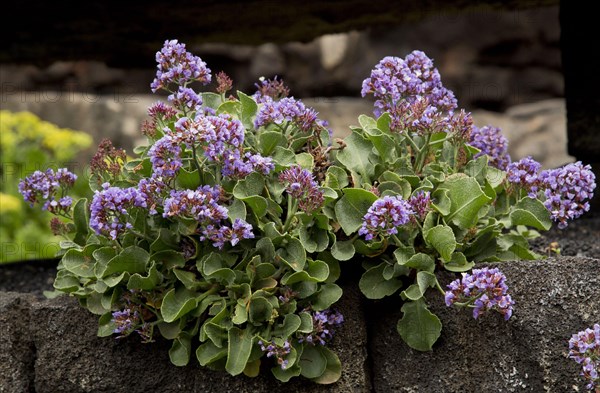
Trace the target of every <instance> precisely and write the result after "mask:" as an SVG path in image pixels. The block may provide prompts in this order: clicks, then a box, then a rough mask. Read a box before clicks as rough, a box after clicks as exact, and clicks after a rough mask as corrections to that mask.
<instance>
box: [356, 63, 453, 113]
mask: <svg viewBox="0 0 600 393" xmlns="http://www.w3.org/2000/svg"><path fill="white" fill-rule="evenodd" d="M361 94H362V96H363V97H365V96H366V95H367V94H373V95H374V96H375V100H376V101H375V114H376V115H377V116H379V115H381V113H383V112H385V111H389V112H397V111H398V110H399V109H400V108H402V107H406V106H408V105H410V104H412V103H413V102H415V101H416V100H419V99H422V98H425V99H427V100H428V102H429V103H430V104H431V105H432V106H433V107H435V108H436V109H437V110H438V111H440V112H449V111H453V110H454V109H455V108H456V105H457V103H456V98H455V97H454V94H453V93H452V92H451V91H450V90H448V89H446V88H445V87H444V86H443V85H442V81H441V77H440V74H439V72H438V70H437V69H436V68H434V67H433V62H432V61H431V59H429V58H428V57H427V56H426V55H425V53H423V52H421V51H413V52H412V53H410V54H408V55H407V56H406V58H405V59H404V60H403V59H401V58H398V57H389V56H388V57H385V58H383V59H382V60H381V61H380V62H379V64H377V65H376V66H375V68H374V69H373V70H372V71H371V76H370V77H369V78H367V79H365V80H364V81H363V85H362V90H361Z"/></svg>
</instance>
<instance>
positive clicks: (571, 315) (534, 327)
mask: <svg viewBox="0 0 600 393" xmlns="http://www.w3.org/2000/svg"><path fill="white" fill-rule="evenodd" d="M497 266H499V267H500V268H501V270H502V271H503V272H504V273H505V275H506V277H507V282H508V286H509V289H510V293H511V295H512V296H513V299H514V300H515V302H516V305H515V312H514V315H513V317H512V318H511V319H510V320H509V321H508V322H505V321H504V320H503V318H502V316H501V315H500V314H492V315H487V316H486V317H485V318H481V319H480V320H479V321H477V320H475V319H473V317H472V315H471V313H470V312H469V311H468V310H467V311H465V310H454V309H450V308H447V307H446V306H445V305H444V304H443V298H442V297H441V296H440V295H439V294H437V293H431V294H430V295H433V296H430V301H429V303H430V304H431V310H432V312H434V313H435V314H437V315H438V316H439V318H440V319H441V321H442V323H443V325H444V328H443V331H442V335H441V337H440V340H439V341H438V343H437V344H436V345H435V346H434V349H433V351H432V352H425V353H423V352H417V351H414V350H412V349H410V348H409V347H408V346H407V345H406V344H404V342H402V340H401V339H400V337H399V336H398V334H397V332H396V323H397V321H398V319H399V318H400V317H401V314H400V311H399V309H400V304H399V303H400V302H399V301H397V302H396V304H393V302H385V303H386V304H383V303H382V304H379V305H378V306H377V307H376V308H373V309H372V315H371V316H370V317H369V316H368V318H370V326H372V327H373V328H372V329H371V330H370V331H369V334H370V335H371V336H370V341H371V356H372V359H373V375H374V378H373V384H374V389H375V391H377V392H437V393H451V392H456V393H465V392H517V391H518V392H542V391H546V392H556V393H559V392H560V393H563V392H569V391H576V390H575V389H576V388H574V386H575V387H577V386H579V390H581V389H582V388H583V383H582V381H581V379H580V377H579V371H580V370H579V367H578V365H577V364H576V363H575V362H574V361H573V360H570V359H567V353H568V340H569V338H570V337H571V335H572V334H574V333H577V332H578V331H580V330H583V329H585V328H588V327H591V326H592V325H593V324H594V323H598V321H599V320H600V275H599V274H598V272H599V271H600V260H598V259H591V258H575V257H563V258H558V259H548V260H541V261H532V262H526V261H519V262H506V263H502V264H497ZM453 278H454V276H450V275H448V276H447V277H446V280H443V284H446V283H447V282H449V281H450V280H451V279H453ZM394 300H399V299H394ZM392 310H393V311H392ZM378 311H379V312H378ZM384 311H385V314H384V313H383V312H384ZM390 311H392V312H390ZM380 312H381V313H380Z"/></svg>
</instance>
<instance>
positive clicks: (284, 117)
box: [254, 97, 325, 132]
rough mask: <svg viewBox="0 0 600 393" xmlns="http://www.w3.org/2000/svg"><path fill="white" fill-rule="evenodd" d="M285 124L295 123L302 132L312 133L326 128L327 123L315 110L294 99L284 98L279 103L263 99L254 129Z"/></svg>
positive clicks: (268, 98) (267, 98)
mask: <svg viewBox="0 0 600 393" xmlns="http://www.w3.org/2000/svg"><path fill="white" fill-rule="evenodd" d="M284 122H293V123H294V124H295V125H296V126H297V127H298V128H299V129H300V130H301V131H302V132H310V131H311V130H313V129H314V128H315V127H319V126H322V127H325V123H324V122H322V121H321V120H319V119H318V118H317V112H316V111H315V110H314V109H312V108H308V107H307V106H305V105H304V104H303V103H302V102H301V101H299V100H296V99H295V98H293V97H286V98H282V99H281V100H279V101H274V100H273V99H271V98H270V97H263V99H262V106H261V107H260V109H259V110H258V113H257V114H256V119H255V120H254V127H256V128H259V127H261V126H265V125H267V124H273V123H274V124H278V125H281V124H283V123H284Z"/></svg>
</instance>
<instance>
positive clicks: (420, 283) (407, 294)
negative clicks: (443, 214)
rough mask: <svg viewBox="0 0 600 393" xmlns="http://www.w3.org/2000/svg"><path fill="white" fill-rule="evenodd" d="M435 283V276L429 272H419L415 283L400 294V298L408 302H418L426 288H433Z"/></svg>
mask: <svg viewBox="0 0 600 393" xmlns="http://www.w3.org/2000/svg"><path fill="white" fill-rule="evenodd" d="M436 283H437V278H436V277H435V275H433V274H432V273H429V272H425V271H420V272H418V273H417V283H416V284H413V285H411V286H410V287H408V288H407V289H406V290H405V291H403V292H402V294H401V295H402V298H403V299H406V298H408V299H410V300H419V299H421V298H422V297H423V296H424V295H425V292H426V291H427V288H430V287H431V288H433V287H435V285H436Z"/></svg>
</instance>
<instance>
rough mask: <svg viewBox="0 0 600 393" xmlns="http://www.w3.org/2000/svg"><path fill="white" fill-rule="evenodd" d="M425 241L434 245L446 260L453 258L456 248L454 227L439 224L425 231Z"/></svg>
mask: <svg viewBox="0 0 600 393" xmlns="http://www.w3.org/2000/svg"><path fill="white" fill-rule="evenodd" d="M424 235H425V236H424V237H425V241H426V242H427V244H429V245H430V246H431V247H433V248H434V249H435V250H436V251H437V252H438V253H439V254H440V256H441V257H442V259H443V260H444V261H446V262H449V261H450V259H451V258H452V253H453V252H454V250H455V249H456V238H455V237H454V232H453V231H452V228H450V227H449V226H446V225H438V226H435V227H433V228H431V229H430V230H428V231H427V232H425V233H424Z"/></svg>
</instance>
